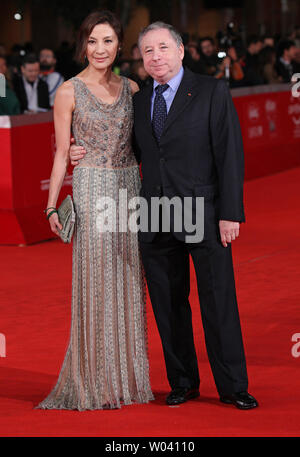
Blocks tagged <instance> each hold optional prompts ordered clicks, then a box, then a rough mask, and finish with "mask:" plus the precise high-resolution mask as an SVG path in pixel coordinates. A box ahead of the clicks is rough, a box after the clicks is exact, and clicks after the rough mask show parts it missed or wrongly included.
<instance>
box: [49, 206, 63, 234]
mask: <svg viewBox="0 0 300 457" xmlns="http://www.w3.org/2000/svg"><path fill="white" fill-rule="evenodd" d="M51 211H53V210H52V209H48V211H47V213H46V214H47V216H48V214H49V213H50V212H51ZM48 221H49V224H50V228H51V230H52V232H53V233H55V234H56V235H58V236H59V231H58V230H61V229H62V225H61V223H60V222H59V219H58V214H57V213H53V214H51V216H50V217H49V219H48Z"/></svg>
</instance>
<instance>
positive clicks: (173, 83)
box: [153, 66, 184, 92]
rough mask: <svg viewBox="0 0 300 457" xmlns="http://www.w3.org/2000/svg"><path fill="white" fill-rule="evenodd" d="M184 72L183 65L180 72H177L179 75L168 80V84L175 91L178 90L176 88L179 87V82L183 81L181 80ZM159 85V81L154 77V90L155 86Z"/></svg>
mask: <svg viewBox="0 0 300 457" xmlns="http://www.w3.org/2000/svg"><path fill="white" fill-rule="evenodd" d="M183 73H184V70H183V67H182V66H181V67H180V70H179V72H178V73H177V75H175V76H173V78H172V79H170V81H168V82H167V84H168V85H169V86H170V88H171V89H172V90H173V91H174V92H176V90H177V89H178V87H179V84H180V83H181V80H182V77H183ZM157 86H159V83H158V82H157V81H155V79H154V80H153V90H155V88H156V87H157Z"/></svg>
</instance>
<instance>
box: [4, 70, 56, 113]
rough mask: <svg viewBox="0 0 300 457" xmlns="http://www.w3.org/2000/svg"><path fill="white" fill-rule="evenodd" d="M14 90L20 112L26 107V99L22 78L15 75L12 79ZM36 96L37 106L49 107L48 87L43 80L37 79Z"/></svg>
mask: <svg viewBox="0 0 300 457" xmlns="http://www.w3.org/2000/svg"><path fill="white" fill-rule="evenodd" d="M13 86H14V91H15V93H16V95H17V97H18V99H19V102H20V106H21V111H22V113H23V112H24V111H26V110H27V109H28V100H27V95H26V91H25V87H24V82H23V78H22V77H20V76H17V77H16V78H15V79H14V81H13ZM37 96H38V106H39V108H44V109H49V110H50V109H51V107H50V103H49V89H48V84H47V83H46V82H45V81H42V80H41V79H39V82H38V85H37Z"/></svg>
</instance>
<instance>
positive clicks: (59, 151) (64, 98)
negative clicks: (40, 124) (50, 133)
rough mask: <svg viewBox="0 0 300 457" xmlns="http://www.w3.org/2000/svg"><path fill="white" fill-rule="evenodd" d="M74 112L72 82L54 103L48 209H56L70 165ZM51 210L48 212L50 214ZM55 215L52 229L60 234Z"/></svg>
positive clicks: (65, 86)
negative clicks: (53, 154) (53, 130)
mask: <svg viewBox="0 0 300 457" xmlns="http://www.w3.org/2000/svg"><path fill="white" fill-rule="evenodd" d="M73 110H74V89H73V85H72V83H71V82H69V81H66V82H65V83H63V84H62V85H61V86H60V87H59V88H58V90H57V93H56V97H55V101H54V127H55V140H56V153H55V158H54V163H53V167H52V172H51V176H50V186H49V197H48V203H47V208H49V207H50V206H53V207H55V206H56V203H57V199H58V196H59V193H60V190H61V187H62V184H63V181H64V177H65V175H66V171H67V167H68V164H69V160H70V159H69V147H70V138H71V123H72V112H73ZM50 211H51V210H48V211H47V213H49V212H50ZM55 216H57V215H56V214H53V215H51V216H50V218H49V222H50V225H51V229H52V231H53V232H54V233H56V234H58V232H57V230H56V227H55V225H57V224H56V222H57V221H58V218H57V217H55Z"/></svg>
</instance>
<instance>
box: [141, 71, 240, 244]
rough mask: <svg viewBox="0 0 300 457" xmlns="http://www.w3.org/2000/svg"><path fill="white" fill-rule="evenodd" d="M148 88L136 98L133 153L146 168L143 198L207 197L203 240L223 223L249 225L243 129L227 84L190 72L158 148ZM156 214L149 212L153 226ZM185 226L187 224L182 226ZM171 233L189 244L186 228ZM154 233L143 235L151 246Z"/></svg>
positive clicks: (177, 96) (213, 234)
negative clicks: (247, 221)
mask: <svg viewBox="0 0 300 457" xmlns="http://www.w3.org/2000/svg"><path fill="white" fill-rule="evenodd" d="M152 90H153V87H152V86H150V87H146V88H145V89H142V90H141V91H139V92H137V93H136V94H135V95H134V97H133V103H134V151H135V154H136V158H137V161H138V162H139V163H140V162H141V163H142V169H141V171H142V188H141V192H140V195H141V196H143V197H145V198H146V199H147V201H148V202H150V199H151V197H161V196H167V197H169V198H172V197H174V196H179V197H180V198H182V197H187V196H189V197H193V218H194V219H193V220H195V214H194V211H195V204H194V203H195V202H194V200H195V197H204V202H205V203H204V218H205V221H204V239H209V238H212V237H214V238H215V237H218V236H219V228H218V221H219V220H220V219H223V220H228V221H238V222H245V215H244V205H243V181H244V154H243V143H242V135H241V130H240V124H239V120H238V116H237V112H236V110H235V107H234V104H233V101H232V98H231V94H230V92H229V89H228V87H227V85H226V83H225V82H224V81H222V80H217V79H215V78H213V77H210V76H203V75H198V74H195V73H193V72H191V71H190V70H188V69H187V68H186V69H185V71H184V75H183V78H182V81H181V83H180V86H179V88H178V90H177V93H176V95H175V98H174V100H173V103H172V105H171V108H170V110H169V113H168V116H167V120H166V122H165V126H164V131H163V133H162V136H161V140H160V144H159V145H158V144H157V142H156V140H155V137H154V136H153V132H152V124H151V113H150V108H151V95H152ZM150 223H151V214H150V211H149V227H150ZM183 225H184V224H183ZM171 231H172V232H173V233H174V235H175V236H176V238H178V239H180V240H183V241H184V240H185V235H186V234H188V233H186V232H185V230H184V227H183V230H182V231H181V232H175V231H174V221H173V218H172V215H171ZM154 236H155V232H152V233H151V232H149V231H148V233H147V232H139V239H140V241H145V242H151V241H152V240H153V238H154Z"/></svg>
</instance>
